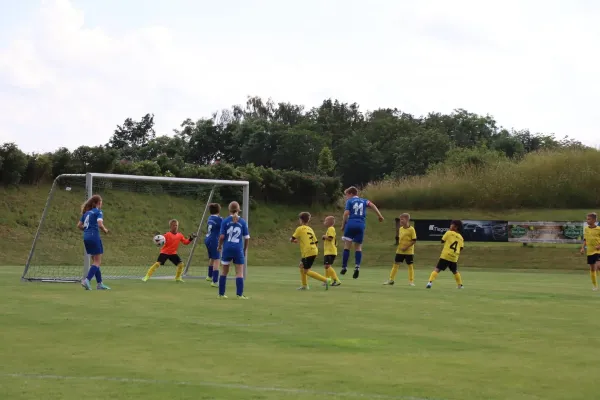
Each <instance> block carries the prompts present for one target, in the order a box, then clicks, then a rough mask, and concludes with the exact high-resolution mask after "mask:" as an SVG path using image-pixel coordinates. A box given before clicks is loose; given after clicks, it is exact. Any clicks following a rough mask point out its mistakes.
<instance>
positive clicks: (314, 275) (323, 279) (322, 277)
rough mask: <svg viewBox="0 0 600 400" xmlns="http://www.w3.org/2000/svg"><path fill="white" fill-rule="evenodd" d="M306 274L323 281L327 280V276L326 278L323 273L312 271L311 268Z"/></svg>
mask: <svg viewBox="0 0 600 400" xmlns="http://www.w3.org/2000/svg"><path fill="white" fill-rule="evenodd" d="M306 275H308V276H310V277H311V278H313V279H316V280H318V281H321V282H325V281H327V278H325V277H324V276H323V275H321V274H319V273H318V272H315V271H311V270H310V269H309V270H308V271H306Z"/></svg>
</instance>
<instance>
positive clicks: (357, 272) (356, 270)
mask: <svg viewBox="0 0 600 400" xmlns="http://www.w3.org/2000/svg"><path fill="white" fill-rule="evenodd" d="M359 273H360V270H358V269H355V270H354V274H352V277H353V278H354V279H358V274H359Z"/></svg>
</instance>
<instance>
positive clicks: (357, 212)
mask: <svg viewBox="0 0 600 400" xmlns="http://www.w3.org/2000/svg"><path fill="white" fill-rule="evenodd" d="M369 204H371V202H370V201H369V200H367V199H361V198H360V197H358V196H355V197H352V198H351V199H348V200H347V201H346V210H348V211H349V212H350V215H349V216H348V220H349V221H356V222H365V219H366V218H367V207H369Z"/></svg>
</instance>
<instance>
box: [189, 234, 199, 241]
mask: <svg viewBox="0 0 600 400" xmlns="http://www.w3.org/2000/svg"><path fill="white" fill-rule="evenodd" d="M197 237H198V235H196V234H195V233H192V234H191V235H190V237H189V240H194V239H196V238H197Z"/></svg>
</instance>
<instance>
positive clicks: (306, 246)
mask: <svg viewBox="0 0 600 400" xmlns="http://www.w3.org/2000/svg"><path fill="white" fill-rule="evenodd" d="M292 237H293V238H294V239H296V240H298V244H299V245H300V253H301V254H302V258H306V257H312V256H316V255H318V254H319V248H318V247H317V243H319V241H318V240H317V237H316V236H315V232H314V231H313V230H312V228H311V227H310V226H308V225H300V226H299V227H297V228H296V230H295V231H294V235H293V236H292Z"/></svg>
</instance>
